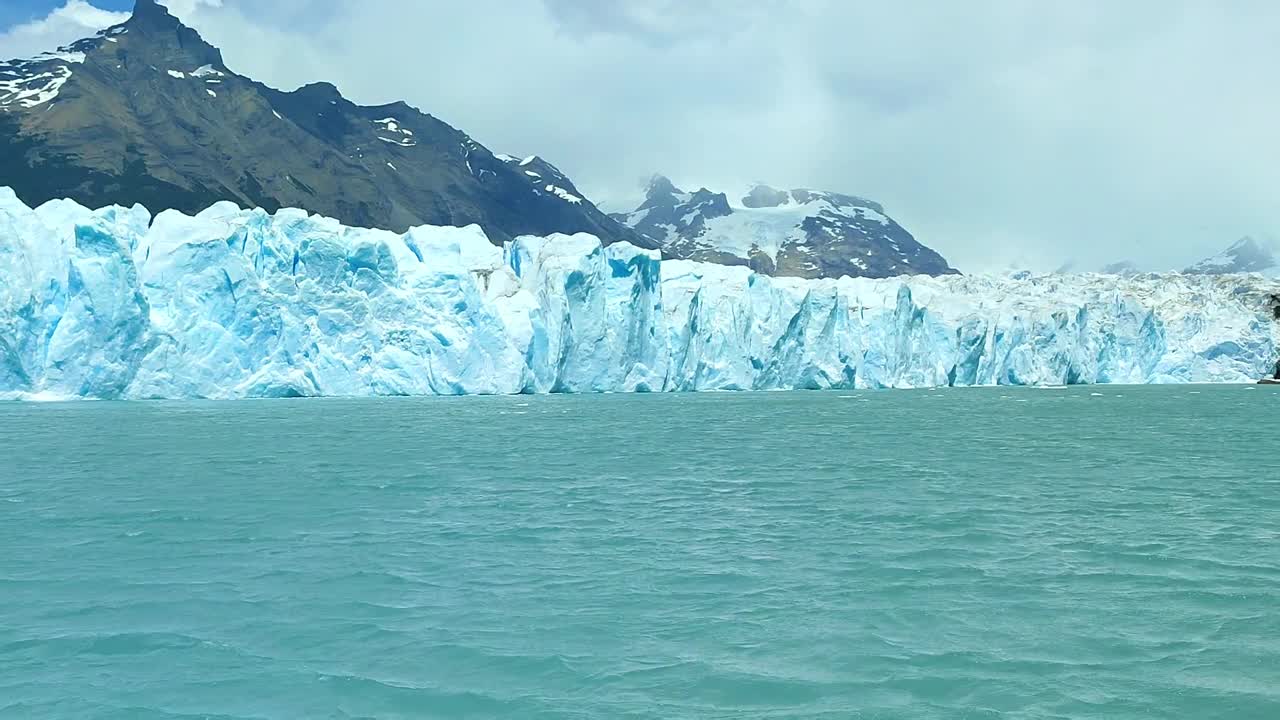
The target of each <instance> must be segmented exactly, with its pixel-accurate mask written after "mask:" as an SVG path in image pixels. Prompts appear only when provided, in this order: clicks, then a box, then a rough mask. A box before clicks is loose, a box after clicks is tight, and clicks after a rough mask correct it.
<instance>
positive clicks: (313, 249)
mask: <svg viewBox="0 0 1280 720" xmlns="http://www.w3.org/2000/svg"><path fill="white" fill-rule="evenodd" d="M1276 290H1277V288H1276V282H1275V281H1274V280H1268V279H1265V278H1263V277H1261V276H1258V275H1236V276H1189V275H1179V274H1168V275H1145V276H1136V277H1115V276H1103V275H1041V276H1027V275H1024V276H1012V277H994V276H947V277H938V278H932V277H923V276H921V277H903V278H894V279H888V280H870V279H863V278H842V279H840V280H802V279H793V278H774V277H768V276H764V275H757V274H755V273H752V272H751V271H750V270H748V269H746V268H742V267H726V266H720V265H713V264H706V263H697V262H687V261H660V260H659V259H658V257H657V255H656V254H655V253H654V252H652V251H647V250H642V249H640V248H636V247H633V246H630V245H627V244H615V245H610V246H608V247H601V245H600V243H599V241H598V240H596V238H594V237H592V236H589V235H573V236H565V235H554V236H550V237H545V238H543V237H522V238H519V239H517V240H516V241H514V242H512V243H509V244H507V246H506V247H496V246H494V245H493V244H491V243H490V242H489V240H488V238H486V237H485V235H484V233H483V232H482V231H481V230H480V229H479V228H478V227H474V226H473V227H465V228H452V227H420V228H415V229H412V230H410V231H409V232H407V233H405V234H404V235H397V234H395V233H391V232H384V231H379V230H368V229H360V228H351V227H344V226H342V225H340V224H339V223H337V222H336V221H333V220H330V219H326V218H321V217H317V216H308V215H307V214H306V213H305V212H302V211H299V210H282V211H280V212H278V213H276V214H274V215H271V214H268V213H266V212H264V211H261V210H241V209H239V208H237V207H235V206H234V205H231V204H219V205H215V206H214V207H211V208H210V209H208V210H206V211H205V212H202V213H200V214H199V215H197V216H194V217H190V216H186V215H183V214H181V213H178V212H173V211H168V212H163V213H160V214H159V215H158V216H156V217H155V218H154V219H153V218H152V217H151V215H150V213H149V212H147V210H146V209H144V208H142V207H134V208H131V209H126V208H120V207H110V208H105V209H101V210H89V209H86V208H84V207H81V206H80V205H77V204H76V203H74V202H70V201H65V200H62V201H53V202H50V203H47V204H45V205H43V206H41V207H39V208H35V209H31V208H28V207H26V206H25V205H23V204H22V203H21V202H20V201H19V200H18V199H17V198H16V197H15V196H14V194H13V193H12V192H11V191H9V190H7V189H3V188H0V398H7V399H47V398H101V399H113V398H129V399H146V398H244V397H294V396H313V395H347V396H353V395H432V394H451V395H457V394H471V393H546V392H601V391H619V392H622V391H652V392H659V391H694V390H767V389H792V388H794V389H800V388H813V389H822V388H883V387H927V386H944V385H995V384H1008V385H1032V384H1038V385H1061V384H1076V383H1163V382H1248V381H1253V380H1256V379H1257V378H1258V377H1260V376H1261V374H1262V373H1263V372H1264V371H1265V370H1266V369H1267V368H1268V366H1269V365H1270V364H1271V363H1272V362H1273V361H1274V358H1273V353H1274V352H1275V349H1276V344H1277V338H1276V329H1275V326H1276V323H1274V322H1273V321H1272V320H1271V318H1270V316H1269V314H1268V311H1267V307H1266V296H1267V294H1268V293H1270V292H1275V291H1276Z"/></svg>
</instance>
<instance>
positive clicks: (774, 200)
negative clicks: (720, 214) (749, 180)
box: [742, 183, 791, 208]
mask: <svg viewBox="0 0 1280 720" xmlns="http://www.w3.org/2000/svg"><path fill="white" fill-rule="evenodd" d="M790 199H791V195H790V193H788V192H787V191H786V190H775V189H773V188H771V187H769V186H768V185H765V184H764V183H757V184H756V185H753V186H752V187H751V190H750V191H748V192H747V194H746V196H745V197H743V198H742V204H743V205H744V206H745V207H749V208H767V207H778V206H779V205H784V204H786V203H787V201H788V200H790Z"/></svg>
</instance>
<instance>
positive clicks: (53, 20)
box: [0, 0, 129, 59]
mask: <svg viewBox="0 0 1280 720" xmlns="http://www.w3.org/2000/svg"><path fill="white" fill-rule="evenodd" d="M127 19H129V13H118V12H109V11H107V10H100V9H98V8H96V7H94V6H92V5H90V4H89V3H87V2H85V0H67V4H66V5H63V6H62V7H60V8H57V9H55V10H54V11H53V12H51V13H50V14H49V16H48V17H46V18H44V19H42V20H35V21H33V22H29V23H25V24H22V25H16V26H14V27H12V28H10V29H8V30H6V31H4V32H3V33H0V58H5V59H11V58H21V57H29V56H32V55H38V54H39V53H42V52H45V51H47V50H53V49H54V48H57V47H59V46H62V45H66V44H68V43H72V42H75V41H76V40H79V39H81V38H84V37H88V36H90V35H93V34H94V33H96V32H97V31H99V30H101V29H103V28H106V27H111V26H112V25H115V24H117V23H122V22H124V21H125V20H127Z"/></svg>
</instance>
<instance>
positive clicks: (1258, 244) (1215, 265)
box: [1183, 235, 1280, 276]
mask: <svg viewBox="0 0 1280 720" xmlns="http://www.w3.org/2000/svg"><path fill="white" fill-rule="evenodd" d="M1183 272H1185V273H1188V274H1191V275H1226V274H1229V273H1249V272H1257V273H1263V274H1266V275H1277V276H1280V241H1277V240H1276V239H1275V238H1273V237H1269V236H1265V235H1259V236H1258V237H1251V236H1246V237H1243V238H1240V239H1239V240H1237V241H1236V242H1235V243H1233V244H1232V245H1231V247H1228V248H1227V249H1226V250H1223V251H1222V252H1220V253H1218V254H1217V255H1214V256H1213V257H1208V258H1205V259H1204V260H1201V261H1200V262H1198V263H1196V264H1195V265H1192V266H1191V267H1189V268H1187V269H1186V270H1183Z"/></svg>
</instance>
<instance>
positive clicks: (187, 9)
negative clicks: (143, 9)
mask: <svg viewBox="0 0 1280 720" xmlns="http://www.w3.org/2000/svg"><path fill="white" fill-rule="evenodd" d="M158 2H159V3H160V4H161V5H164V6H165V7H167V8H168V9H169V12H170V13H172V14H173V15H175V16H177V17H180V18H185V17H189V16H191V15H192V14H193V13H195V12H196V11H197V10H198V9H202V8H220V7H222V0H158Z"/></svg>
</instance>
